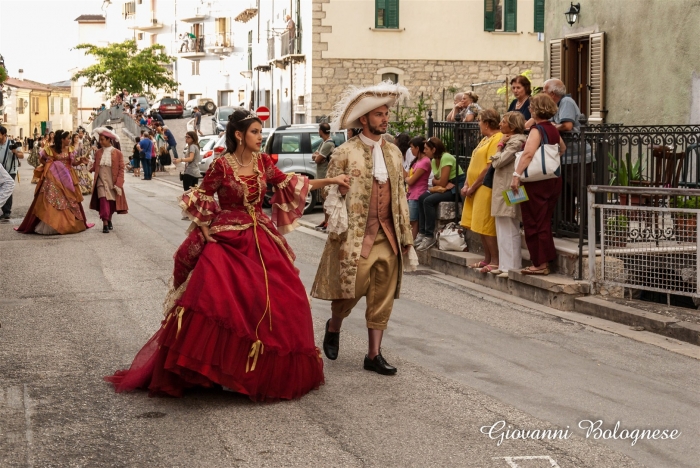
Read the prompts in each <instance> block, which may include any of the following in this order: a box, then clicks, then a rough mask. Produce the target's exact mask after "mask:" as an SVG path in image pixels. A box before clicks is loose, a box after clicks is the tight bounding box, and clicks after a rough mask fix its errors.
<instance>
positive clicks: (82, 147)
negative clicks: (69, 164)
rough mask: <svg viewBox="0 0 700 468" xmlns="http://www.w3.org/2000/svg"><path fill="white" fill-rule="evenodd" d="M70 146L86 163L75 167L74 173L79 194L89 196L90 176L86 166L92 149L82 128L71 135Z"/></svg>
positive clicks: (90, 187) (90, 191)
mask: <svg viewBox="0 0 700 468" xmlns="http://www.w3.org/2000/svg"><path fill="white" fill-rule="evenodd" d="M72 146H73V147H74V148H75V150H76V151H78V154H79V155H80V157H81V158H82V159H83V160H84V161H87V163H86V164H81V165H79V166H76V168H75V173H76V174H77V175H78V184H79V185H80V192H81V193H82V194H83V195H90V194H91V193H92V176H91V175H90V171H89V170H88V164H89V162H90V152H91V150H92V147H91V145H90V138H89V137H88V136H87V135H86V134H85V129H83V127H78V133H76V134H75V135H73V143H72Z"/></svg>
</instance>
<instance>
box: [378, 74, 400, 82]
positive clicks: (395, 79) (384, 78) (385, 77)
mask: <svg viewBox="0 0 700 468" xmlns="http://www.w3.org/2000/svg"><path fill="white" fill-rule="evenodd" d="M382 81H391V82H392V83H394V84H397V83H398V82H399V75H398V74H396V73H384V74H382Z"/></svg>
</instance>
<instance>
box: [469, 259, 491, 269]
mask: <svg viewBox="0 0 700 468" xmlns="http://www.w3.org/2000/svg"><path fill="white" fill-rule="evenodd" d="M487 265H488V263H486V262H484V261H483V260H482V261H480V262H476V263H475V264H474V265H469V268H474V269H477V268H484V267H485V266H487Z"/></svg>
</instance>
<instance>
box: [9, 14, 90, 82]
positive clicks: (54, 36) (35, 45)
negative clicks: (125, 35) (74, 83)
mask: <svg viewBox="0 0 700 468" xmlns="http://www.w3.org/2000/svg"><path fill="white" fill-rule="evenodd" d="M101 7H102V0H0V54H2V56H3V57H4V58H5V67H6V68H7V71H8V74H9V75H10V76H11V77H12V78H18V71H19V69H20V68H21V69H23V70H24V78H25V79H28V80H34V81H38V82H40V83H55V82H57V81H63V80H68V79H70V76H71V75H70V72H69V71H68V70H69V69H71V68H73V65H72V64H73V63H75V57H76V56H77V57H80V56H82V54H83V53H82V52H80V51H75V50H74V51H71V48H72V47H74V46H76V45H77V44H78V23H76V22H75V19H76V18H77V17H78V16H80V15H90V14H92V15H95V14H101V10H100V8H101Z"/></svg>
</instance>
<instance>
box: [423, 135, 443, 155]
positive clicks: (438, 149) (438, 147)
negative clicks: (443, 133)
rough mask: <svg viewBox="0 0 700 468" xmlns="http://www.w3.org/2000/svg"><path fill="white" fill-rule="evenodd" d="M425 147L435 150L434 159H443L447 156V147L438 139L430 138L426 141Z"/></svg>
mask: <svg viewBox="0 0 700 468" xmlns="http://www.w3.org/2000/svg"><path fill="white" fill-rule="evenodd" d="M425 145H426V146H428V147H430V148H431V149H433V150H435V154H434V155H433V158H441V157H442V155H443V154H445V145H444V144H443V143H442V141H441V140H440V139H439V138H438V137H430V138H428V139H427V140H425Z"/></svg>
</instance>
